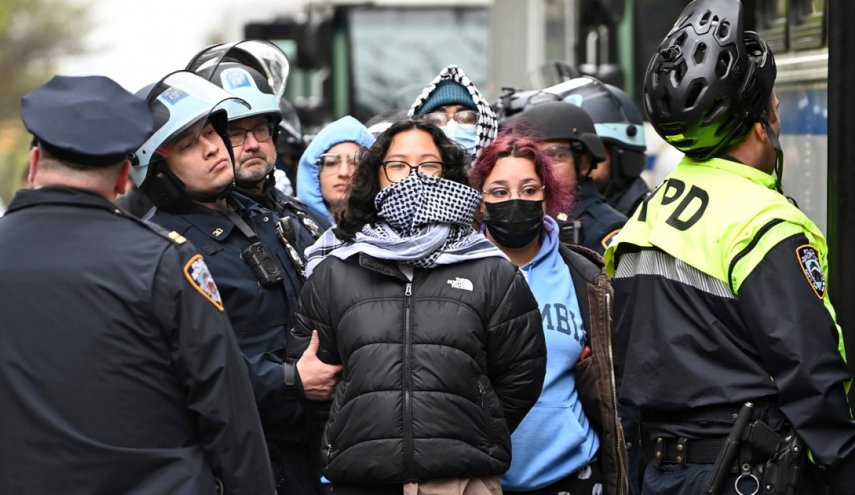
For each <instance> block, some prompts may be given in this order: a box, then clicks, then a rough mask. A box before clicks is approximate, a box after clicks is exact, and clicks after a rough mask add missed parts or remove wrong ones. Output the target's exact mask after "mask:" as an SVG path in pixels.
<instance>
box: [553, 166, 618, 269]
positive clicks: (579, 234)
mask: <svg viewBox="0 0 855 495" xmlns="http://www.w3.org/2000/svg"><path fill="white" fill-rule="evenodd" d="M575 199H576V202H575V203H574V205H573V212H574V213H573V214H571V215H567V214H558V215H556V218H555V219H556V221H557V222H558V226H559V228H560V229H561V230H560V234H559V239H560V240H561V242H563V243H565V244H579V245H580V246H584V247H586V248H588V249H590V250H592V251H595V252H596V253H598V254H600V255H602V254H603V253H605V251H606V248H607V247H608V246H609V243H610V242H611V241H612V239H613V238H614V236H615V234H617V233H618V232H619V231H620V229H621V227H623V225H624V224H625V223H626V216H625V215H624V214H623V213H621V212H619V211H617V210H616V209H614V208H613V207H611V206H610V205H609V204H608V203H607V202H606V200H605V199H603V197H602V196H601V195H600V192H599V190H597V185H596V183H594V181H592V180H585V181H583V182H582V183H581V184H580V185H579V188H578V191H577V193H576V198H575Z"/></svg>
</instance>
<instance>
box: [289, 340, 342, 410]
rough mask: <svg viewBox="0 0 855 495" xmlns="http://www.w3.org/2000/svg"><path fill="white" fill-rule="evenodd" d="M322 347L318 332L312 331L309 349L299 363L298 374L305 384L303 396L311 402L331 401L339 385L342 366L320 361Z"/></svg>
mask: <svg viewBox="0 0 855 495" xmlns="http://www.w3.org/2000/svg"><path fill="white" fill-rule="evenodd" d="M320 345H321V339H320V338H319V337H318V331H317V330H312V340H310V341H309V347H307V348H306V350H305V351H304V352H303V355H302V356H300V360H299V361H297V373H299V375H300V381H301V382H302V383H303V395H304V396H305V397H306V398H307V399H309V400H329V399H331V398H332V396H333V393H335V386H336V384H338V375H339V374H340V373H341V365H340V364H327V363H325V362H323V361H321V360H320V359H318V348H319V347H320Z"/></svg>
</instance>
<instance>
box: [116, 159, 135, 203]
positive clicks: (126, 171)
mask: <svg viewBox="0 0 855 495" xmlns="http://www.w3.org/2000/svg"><path fill="white" fill-rule="evenodd" d="M130 189H131V161H130V160H125V161H123V162H122V165H121V167H120V168H119V174H118V175H117V176H116V184H115V185H114V187H113V192H114V193H115V194H116V196H121V195H122V194H125V193H127V192H128V191H129V190H130Z"/></svg>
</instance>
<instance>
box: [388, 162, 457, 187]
mask: <svg viewBox="0 0 855 495" xmlns="http://www.w3.org/2000/svg"><path fill="white" fill-rule="evenodd" d="M380 165H382V166H383V173H384V174H386V179H388V180H389V182H400V181H402V180H404V179H406V178H407V176H408V175H410V174H411V173H412V172H413V170H415V171H416V175H417V176H418V177H419V178H420V179H422V178H425V177H440V176H442V172H443V171H444V170H445V164H444V163H442V162H422V163H419V164H418V165H410V164H409V163H407V162H402V161H400V160H390V161H387V162H383V163H381V164H380Z"/></svg>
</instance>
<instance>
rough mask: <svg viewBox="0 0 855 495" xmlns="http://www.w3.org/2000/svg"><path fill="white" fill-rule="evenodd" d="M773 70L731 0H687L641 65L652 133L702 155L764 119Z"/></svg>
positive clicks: (734, 0) (770, 60)
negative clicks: (653, 131)
mask: <svg viewBox="0 0 855 495" xmlns="http://www.w3.org/2000/svg"><path fill="white" fill-rule="evenodd" d="M776 75H777V70H776V68H775V59H774V56H773V55H772V52H771V50H770V49H769V47H768V46H767V45H766V42H765V41H764V40H763V39H762V38H761V37H760V36H759V35H758V34H757V33H754V32H751V31H745V32H743V30H742V3H741V2H740V1H739V0H694V1H693V2H692V3H690V4H689V5H687V6H686V7H685V8H684V9H683V12H682V13H681V14H680V17H679V19H678V20H677V22H676V23H675V24H674V27H672V28H671V31H670V32H669V33H668V35H667V36H665V39H664V40H663V41H662V43H661V44H660V45H659V49H658V51H657V52H656V54H654V55H653V58H651V60H650V64H649V65H648V66H647V72H646V74H645V76H644V99H643V106H644V110H645V112H646V113H647V116H648V118H649V119H650V123H651V124H652V125H653V128H654V129H656V132H657V133H659V135H660V136H662V137H663V138H664V139H665V140H666V141H668V142H669V143H670V144H671V145H673V146H674V147H676V148H677V149H679V150H680V151H682V152H684V153H685V154H686V155H688V156H690V157H692V158H694V159H697V160H705V159H708V158H711V157H714V156H716V155H718V154H720V153H721V152H723V151H724V150H726V149H727V148H729V147H730V146H732V145H734V144H736V143H737V142H739V141H740V140H741V139H742V138H743V137H744V136H745V134H746V133H747V132H748V129H749V128H750V127H751V125H753V124H754V123H755V122H758V121H761V122H764V123H765V122H766V115H765V111H766V107H767V105H768V102H769V96H770V95H771V92H772V85H773V84H774V82H775V77H776ZM767 130H769V128H768V123H767ZM769 132H770V134H771V130H769ZM773 137H774V136H773ZM779 167H780V160H779Z"/></svg>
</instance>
